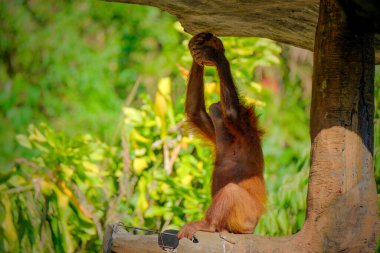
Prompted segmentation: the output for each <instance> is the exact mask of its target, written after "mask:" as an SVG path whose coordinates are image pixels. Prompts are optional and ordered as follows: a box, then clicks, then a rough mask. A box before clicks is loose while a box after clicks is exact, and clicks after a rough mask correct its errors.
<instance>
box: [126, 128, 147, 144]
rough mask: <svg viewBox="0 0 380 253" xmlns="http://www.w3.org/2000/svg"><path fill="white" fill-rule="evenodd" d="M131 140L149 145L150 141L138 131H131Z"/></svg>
mask: <svg viewBox="0 0 380 253" xmlns="http://www.w3.org/2000/svg"><path fill="white" fill-rule="evenodd" d="M130 138H131V139H132V140H135V141H138V142H142V143H149V139H148V138H145V137H144V136H142V135H141V134H140V133H139V132H137V131H136V129H132V130H131V135H130Z"/></svg>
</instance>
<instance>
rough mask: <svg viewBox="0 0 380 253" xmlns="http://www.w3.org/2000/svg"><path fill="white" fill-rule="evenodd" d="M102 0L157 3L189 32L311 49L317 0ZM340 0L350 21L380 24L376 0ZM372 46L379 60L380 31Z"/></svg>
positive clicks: (317, 6)
mask: <svg viewBox="0 0 380 253" xmlns="http://www.w3.org/2000/svg"><path fill="white" fill-rule="evenodd" d="M106 1H112V2H122V3H133V4H141V5H149V6H154V7H158V8H159V9H161V10H163V11H167V12H169V13H171V14H173V15H175V16H176V17H177V18H178V20H179V21H180V22H181V24H182V26H183V27H184V28H185V30H186V31H187V32H189V33H191V34H193V35H195V34H198V33H200V32H212V33H214V34H216V35H218V36H238V37H263V38H269V39H272V40H276V41H279V42H283V43H287V44H290V45H293V46H297V47H301V48H305V49H309V50H311V51H313V49H314V35H315V29H316V26H317V21H318V8H319V0H287V1H283V0H266V1H246V0H239V1H232V0H212V1H207V0H192V1H190V0H175V1H174V0H160V1H157V0H106ZM340 1H341V2H342V3H343V4H344V5H345V6H348V7H349V8H347V10H349V11H350V13H353V17H352V19H350V20H352V23H353V24H361V25H363V24H362V23H364V26H363V27H364V28H368V27H373V28H377V29H378V27H380V18H375V17H373V16H374V15H377V13H379V12H380V7H379V4H378V0H340ZM357 13H360V14H361V16H360V15H357ZM367 16H370V18H366V17H367ZM357 18H361V19H360V20H357ZM368 22H370V23H368ZM372 23H373V24H372ZM378 32H379V31H378ZM375 47H376V48H377V50H376V62H377V63H380V34H376V42H375Z"/></svg>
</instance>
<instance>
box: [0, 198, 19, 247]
mask: <svg viewBox="0 0 380 253" xmlns="http://www.w3.org/2000/svg"><path fill="white" fill-rule="evenodd" d="M2 203H3V207H4V209H5V213H4V214H3V215H4V219H3V221H2V224H1V227H2V228H3V231H4V237H5V239H6V240H7V242H8V247H9V252H17V249H18V238H17V232H16V228H15V226H14V223H13V215H12V205H11V202H10V200H9V198H8V195H6V194H4V195H3V196H2Z"/></svg>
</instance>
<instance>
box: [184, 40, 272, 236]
mask: <svg viewBox="0 0 380 253" xmlns="http://www.w3.org/2000/svg"><path fill="white" fill-rule="evenodd" d="M189 48H190V51H191V53H192V55H193V58H194V62H193V65H192V68H191V70H190V77H189V83H188V87H187V94H186V113H187V115H188V119H189V121H190V122H191V123H192V125H193V126H194V127H196V128H197V129H198V131H199V132H200V133H201V134H202V136H204V137H205V138H206V139H208V140H209V141H210V142H211V143H213V145H214V147H215V166H214V171H213V175H212V201H211V205H210V207H209V209H208V210H207V213H206V217H205V218H204V219H202V220H201V221H197V222H192V223H188V224H186V225H185V226H184V227H183V228H182V229H181V230H180V232H179V234H178V237H179V238H182V237H186V238H191V236H192V235H193V234H194V233H195V232H196V231H199V230H202V231H210V232H215V231H218V232H222V231H228V232H232V233H252V232H253V230H254V228H255V227H256V225H257V222H258V220H259V218H260V217H261V215H262V213H263V212H264V210H265V207H264V206H265V183H264V178H263V171H264V158H263V153H262V149H261V136H262V131H261V129H260V128H259V127H258V117H257V115H256V114H255V111H254V108H249V107H246V106H243V105H242V104H241V103H240V102H239V98H238V94H237V92H236V88H235V86H234V84H233V81H232V77H231V73H230V69H229V64H228V61H227V59H226V58H225V57H224V47H223V44H222V42H221V41H220V40H219V39H218V38H216V37H214V36H213V35H211V34H204V33H203V34H199V35H197V36H195V37H194V38H193V39H192V40H191V41H190V44H189ZM204 64H205V65H210V66H216V68H217V70H218V74H219V78H220V87H221V89H220V90H221V101H220V102H219V103H216V104H213V105H211V106H210V109H209V113H207V112H206V109H205V103H204V93H203V88H204V84H203V66H202V65H204Z"/></svg>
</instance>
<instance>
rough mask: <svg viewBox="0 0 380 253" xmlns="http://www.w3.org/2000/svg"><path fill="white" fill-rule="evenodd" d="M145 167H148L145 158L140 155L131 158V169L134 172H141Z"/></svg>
mask: <svg viewBox="0 0 380 253" xmlns="http://www.w3.org/2000/svg"><path fill="white" fill-rule="evenodd" d="M146 168H148V163H147V162H146V160H145V158H143V157H141V158H136V159H134V160H133V170H134V171H135V173H136V174H138V175H139V174H141V172H143V170H145V169H146Z"/></svg>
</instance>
